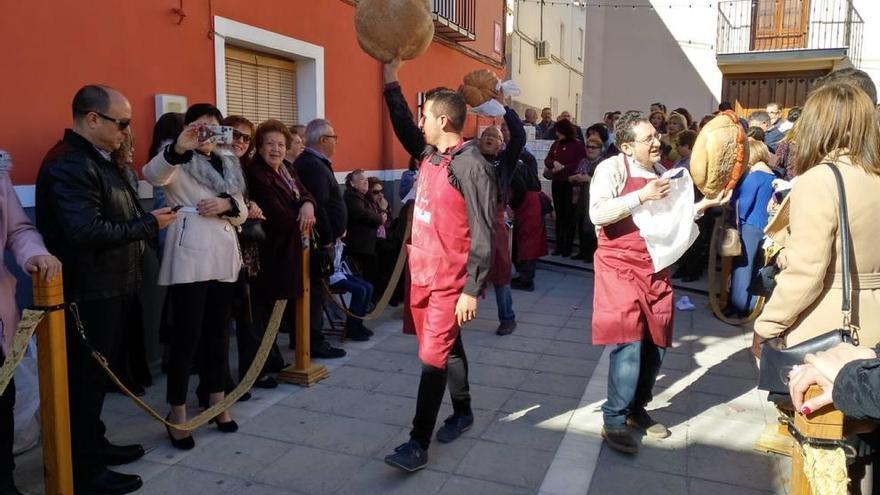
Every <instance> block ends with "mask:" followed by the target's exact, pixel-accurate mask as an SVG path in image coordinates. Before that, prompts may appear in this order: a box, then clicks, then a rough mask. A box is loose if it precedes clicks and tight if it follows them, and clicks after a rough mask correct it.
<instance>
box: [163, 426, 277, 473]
mask: <svg viewBox="0 0 880 495" xmlns="http://www.w3.org/2000/svg"><path fill="white" fill-rule="evenodd" d="M290 449H291V445H290V444H289V443H284V442H279V441H276V440H270V439H268V438H261V437H257V436H252V435H244V434H241V433H233V434H231V435H225V436H224V437H223V438H221V439H219V440H217V441H216V442H214V443H213V444H211V446H210V448H203V449H197V450H194V451H193V453H192V454H191V455H189V456H187V457H186V458H185V459H183V460H182V461H181V462H180V464H179V465H181V466H186V467H190V468H194V469H200V470H202V471H211V472H214V473H220V474H224V473H229V474H234V475H235V476H237V477H239V478H250V477H252V476H254V475H255V474H256V473H257V472H259V471H261V470H262V469H263V468H265V467H266V465H267V464H270V463H272V462H273V461H275V459H278V458H279V457H281V456H282V455H283V454H284V453H285V452H287V451H288V450H290Z"/></svg>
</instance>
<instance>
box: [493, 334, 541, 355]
mask: <svg viewBox="0 0 880 495" xmlns="http://www.w3.org/2000/svg"><path fill="white" fill-rule="evenodd" d="M552 342H553V341H552V340H550V339H532V338H528V337H520V336H517V335H516V333H514V334H513V335H508V336H506V337H499V338H498V340H497V341H495V342H493V345H492V346H491V347H495V348H497V349H508V350H511V351H520V352H531V353H534V354H540V353H542V352H544V350H545V349H546V348H547V346H548V345H550V344H551V343H552Z"/></svg>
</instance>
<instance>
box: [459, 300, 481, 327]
mask: <svg viewBox="0 0 880 495" xmlns="http://www.w3.org/2000/svg"><path fill="white" fill-rule="evenodd" d="M476 317H477V298H476V297H474V296H469V295H467V294H465V293H464V292H462V293H461V295H460V296H458V302H457V303H455V322H456V323H458V326H462V325H464V324H465V323H467V322H469V321H471V320H473V319H474V318H476Z"/></svg>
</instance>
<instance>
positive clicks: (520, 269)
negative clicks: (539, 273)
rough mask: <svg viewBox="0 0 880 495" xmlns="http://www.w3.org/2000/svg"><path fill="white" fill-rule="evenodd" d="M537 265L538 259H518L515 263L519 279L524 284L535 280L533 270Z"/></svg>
mask: <svg viewBox="0 0 880 495" xmlns="http://www.w3.org/2000/svg"><path fill="white" fill-rule="evenodd" d="M537 267H538V260H525V261H520V262H519V263H517V265H516V271H517V273H519V280H520V282H522V283H524V284H528V283H530V282H534V281H535V270H536V269H537Z"/></svg>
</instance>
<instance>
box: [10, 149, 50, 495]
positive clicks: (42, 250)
mask: <svg viewBox="0 0 880 495" xmlns="http://www.w3.org/2000/svg"><path fill="white" fill-rule="evenodd" d="M11 168H12V161H11V160H10V158H9V154H8V153H6V152H5V151H3V150H0V245H2V246H3V249H4V251H5V250H7V249H8V250H9V251H11V252H12V255H13V256H14V257H15V261H16V262H17V263H18V265H19V266H20V267H21V268H22V269H23V270H25V271H27V272H29V273H39V274H40V275H41V276H42V277H44V278H45V279H46V280H51V279H53V278H55V277H56V276H57V275H58V273H60V272H61V262H59V261H58V259H56V258H55V257H54V256H52V255H51V254H49V251H47V250H46V246H45V245H44V244H43V238H42V237H41V236H40V234H39V233H38V232H37V229H36V227H34V225H33V224H32V223H31V221H30V220H29V219H28V217H27V216H25V214H24V210H23V209H22V207H21V203H20V202H19V201H18V196H16V194H15V189H13V187H12V182H11V181H10V179H9V170H10V169H11ZM18 320H19V314H18V308H17V307H16V305H15V276H14V275H13V274H12V273H11V272H10V271H9V270H8V269H7V268H6V265H5V264H4V263H0V335H2V337H3V340H2V351H3V352H2V355H0V363H2V361H3V357H4V356H5V355H6V349H8V348H9V346H10V345H11V344H12V335H13V334H14V332H15V328H16V327H17V326H18ZM14 405H15V384H14V382H12V381H10V382H9V386H8V387H7V388H6V391H5V392H3V395H2V396H0V493H19V492H18V491H17V489H16V488H15V482H14V480H13V479H12V470H13V468H14V467H15V464H14V463H13V461H12V438H13V433H14V422H13V418H12V408H13V406H14Z"/></svg>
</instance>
